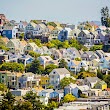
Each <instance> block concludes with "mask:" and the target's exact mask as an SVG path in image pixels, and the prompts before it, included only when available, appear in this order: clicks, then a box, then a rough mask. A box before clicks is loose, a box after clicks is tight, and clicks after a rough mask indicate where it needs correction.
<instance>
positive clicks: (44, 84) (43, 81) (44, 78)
mask: <svg viewBox="0 0 110 110" xmlns="http://www.w3.org/2000/svg"><path fill="white" fill-rule="evenodd" d="M40 81H41V82H40V84H41V86H42V87H44V88H45V87H47V86H48V85H49V76H48V75H45V76H41V80H40Z"/></svg>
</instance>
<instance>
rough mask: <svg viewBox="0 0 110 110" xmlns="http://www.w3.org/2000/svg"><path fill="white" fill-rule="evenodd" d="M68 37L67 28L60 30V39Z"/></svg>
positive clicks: (63, 39)
mask: <svg viewBox="0 0 110 110" xmlns="http://www.w3.org/2000/svg"><path fill="white" fill-rule="evenodd" d="M67 37H68V31H67V30H66V29H63V30H62V31H60V33H59V35H58V40H60V41H62V42H63V41H65V40H67Z"/></svg>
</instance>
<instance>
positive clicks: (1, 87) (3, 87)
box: [0, 83, 7, 92]
mask: <svg viewBox="0 0 110 110" xmlns="http://www.w3.org/2000/svg"><path fill="white" fill-rule="evenodd" d="M0 91H2V92H4V91H7V87H6V85H4V84H1V83H0Z"/></svg>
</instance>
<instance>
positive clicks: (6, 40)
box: [0, 37, 9, 44]
mask: <svg viewBox="0 0 110 110" xmlns="http://www.w3.org/2000/svg"><path fill="white" fill-rule="evenodd" d="M0 39H1V40H3V41H4V42H5V43H6V44H7V43H8V42H9V39H8V38H7V37H2V38H0Z"/></svg>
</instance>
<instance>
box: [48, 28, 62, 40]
mask: <svg viewBox="0 0 110 110" xmlns="http://www.w3.org/2000/svg"><path fill="white" fill-rule="evenodd" d="M61 30H62V28H58V27H56V28H54V29H53V30H52V31H51V32H50V36H49V39H50V40H52V39H58V34H59V32H60V31H61Z"/></svg>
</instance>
